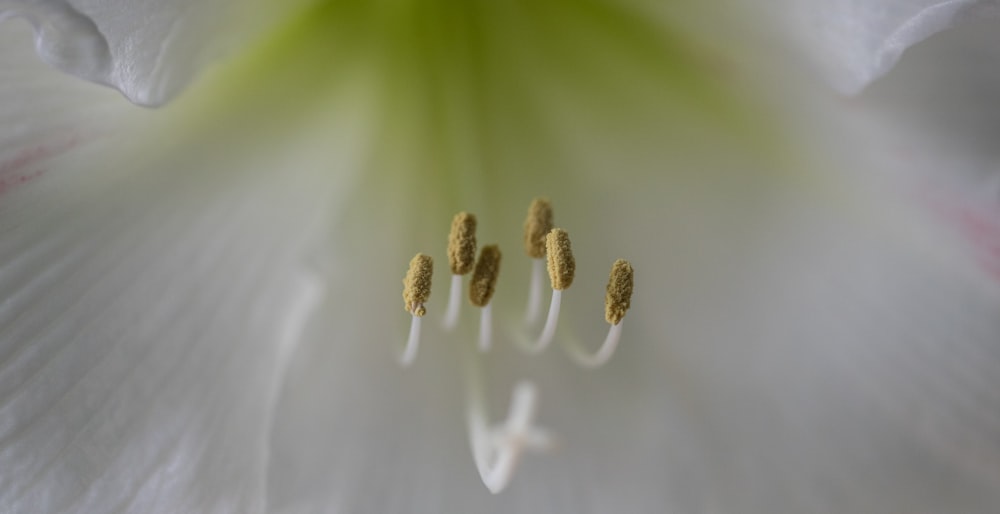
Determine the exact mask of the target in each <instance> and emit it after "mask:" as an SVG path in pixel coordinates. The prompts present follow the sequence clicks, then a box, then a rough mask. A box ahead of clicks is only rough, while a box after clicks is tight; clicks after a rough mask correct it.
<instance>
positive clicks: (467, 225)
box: [448, 212, 476, 275]
mask: <svg viewBox="0 0 1000 514" xmlns="http://www.w3.org/2000/svg"><path fill="white" fill-rule="evenodd" d="M475 264H476V216H475V215H473V214H469V213H467V212H460V213H458V214H456V215H455V217H454V218H452V220H451V232H450V233H449V234H448V266H449V267H450V268H451V272H452V273H453V274H455V275H465V274H466V273H468V272H470V271H472V267H473V266H474V265H475Z"/></svg>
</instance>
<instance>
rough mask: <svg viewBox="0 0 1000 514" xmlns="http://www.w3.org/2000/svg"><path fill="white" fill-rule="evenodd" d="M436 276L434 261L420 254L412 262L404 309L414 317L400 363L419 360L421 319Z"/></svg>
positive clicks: (406, 279)
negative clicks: (433, 277) (433, 278)
mask: <svg viewBox="0 0 1000 514" xmlns="http://www.w3.org/2000/svg"><path fill="white" fill-rule="evenodd" d="M433 274H434V260H433V259H431V258H430V257H429V256H427V255H424V254H422V253H418V254H417V255H416V256H414V257H413V259H411V260H410V268H409V269H408V270H407V271H406V277H405V278H403V307H404V308H405V309H406V311H407V312H409V313H410V314H412V315H413V319H412V320H411V322H410V335H409V337H408V338H407V339H406V346H405V347H404V348H403V353H402V354H400V356H399V363H400V364H401V365H403V366H409V365H410V364H412V363H413V360H414V359H416V358H417V348H418V347H419V346H420V318H421V317H422V316H423V315H424V314H427V308H426V307H424V304H425V303H426V302H427V299H428V298H430V296H431V277H432V275H433Z"/></svg>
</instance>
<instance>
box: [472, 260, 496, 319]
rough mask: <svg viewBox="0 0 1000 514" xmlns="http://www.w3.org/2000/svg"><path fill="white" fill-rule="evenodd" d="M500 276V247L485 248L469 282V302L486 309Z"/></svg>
mask: <svg viewBox="0 0 1000 514" xmlns="http://www.w3.org/2000/svg"><path fill="white" fill-rule="evenodd" d="M499 276H500V247H498V246H497V245H487V246H484V247H483V249H482V250H480V251H479V260H478V261H476V269H475V271H473V272H472V280H471V281H470V282H469V300H470V301H471V302H472V304H473V305H475V306H476V307H485V306H486V304H488V303H490V298H492V297H493V291H494V290H495V289H496V285H497V277H499Z"/></svg>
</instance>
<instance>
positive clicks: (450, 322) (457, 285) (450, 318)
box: [441, 275, 462, 332]
mask: <svg viewBox="0 0 1000 514" xmlns="http://www.w3.org/2000/svg"><path fill="white" fill-rule="evenodd" d="M461 309H462V275H452V276H451V290H450V291H449V293H448V309H447V310H446V311H445V314H444V319H443V320H442V321H441V326H442V327H444V330H445V331H446V332H451V331H452V330H454V329H455V326H456V325H458V314H459V312H460V311H461Z"/></svg>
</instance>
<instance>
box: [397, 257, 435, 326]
mask: <svg viewBox="0 0 1000 514" xmlns="http://www.w3.org/2000/svg"><path fill="white" fill-rule="evenodd" d="M433 275H434V259H432V258H431V257H430V256H429V255H424V254H422V253H418V254H417V255H415V256H414V257H413V259H411V260H410V268H409V269H408V270H407V271H406V277H405V278H403V308H405V309H406V311H407V312H409V313H410V314H413V315H414V316H423V315H424V314H427V309H426V308H425V307H424V304H425V303H427V299H428V298H430V296H431V278H432V276H433Z"/></svg>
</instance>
